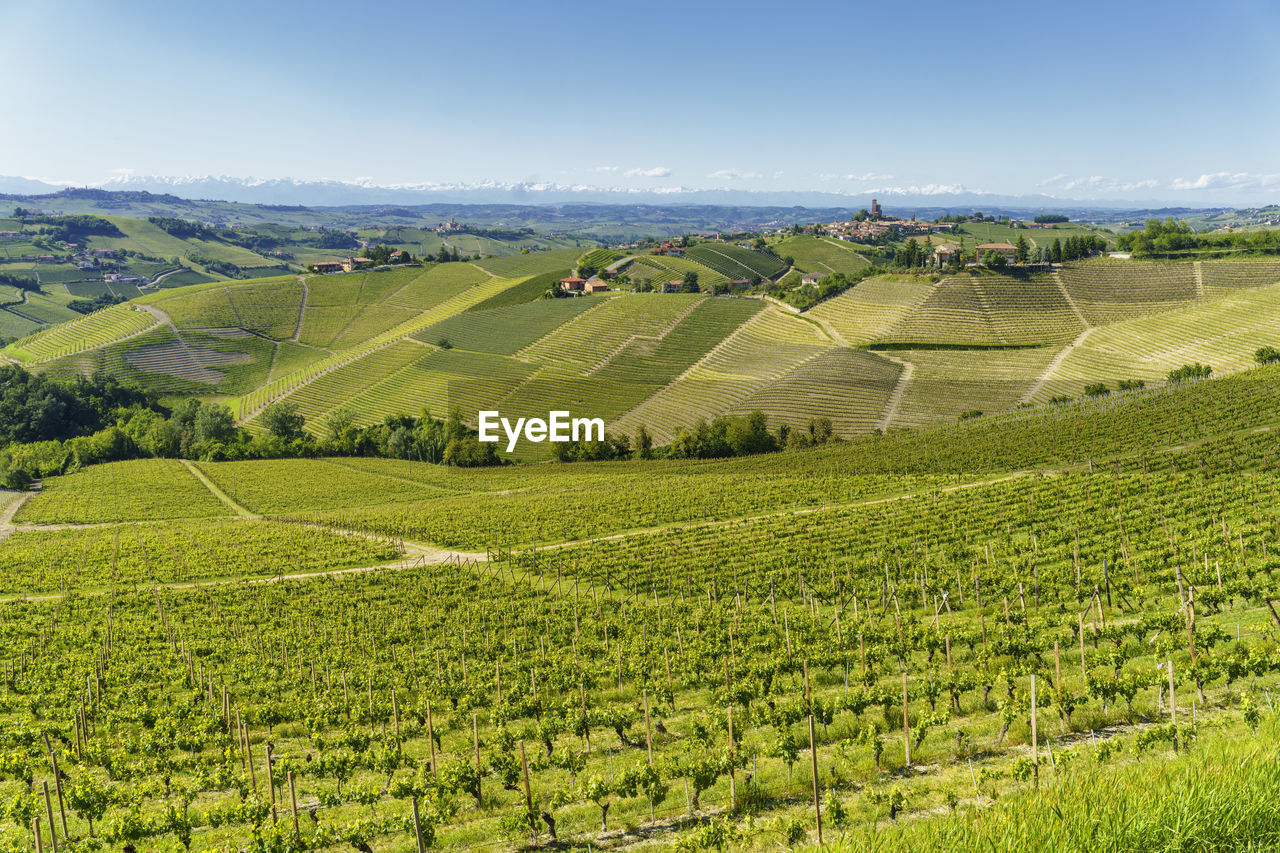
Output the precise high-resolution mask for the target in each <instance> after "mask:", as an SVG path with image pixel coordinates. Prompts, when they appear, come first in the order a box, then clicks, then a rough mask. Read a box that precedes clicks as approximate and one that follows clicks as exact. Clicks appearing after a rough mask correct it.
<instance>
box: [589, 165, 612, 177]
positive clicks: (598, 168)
mask: <svg viewBox="0 0 1280 853" xmlns="http://www.w3.org/2000/svg"><path fill="white" fill-rule="evenodd" d="M591 171H593V172H606V173H608V174H610V175H612V174H613V173H614V172H616V171H618V167H617V166H596V167H595V168H594V169H592V170H591Z"/></svg>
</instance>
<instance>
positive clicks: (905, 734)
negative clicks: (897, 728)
mask: <svg viewBox="0 0 1280 853" xmlns="http://www.w3.org/2000/svg"><path fill="white" fill-rule="evenodd" d="M909 711H910V706H909V705H908V700H907V671H906V670H905V669H904V670H903V671H902V750H903V755H904V756H906V764H905V766H906V767H910V766H911V715H910V714H909V713H908V712H909Z"/></svg>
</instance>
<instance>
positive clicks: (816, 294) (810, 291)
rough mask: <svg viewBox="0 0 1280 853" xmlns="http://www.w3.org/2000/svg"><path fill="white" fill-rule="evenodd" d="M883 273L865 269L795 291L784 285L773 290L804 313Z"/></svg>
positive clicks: (830, 277)
mask: <svg viewBox="0 0 1280 853" xmlns="http://www.w3.org/2000/svg"><path fill="white" fill-rule="evenodd" d="M882 272H884V270H883V269H881V268H880V267H876V266H871V267H863V268H862V269H860V270H858V271H857V272H856V273H842V272H838V273H833V274H832V275H829V276H827V277H826V278H824V279H822V280H821V281H819V282H818V283H817V284H805V285H801V286H800V287H797V288H796V289H795V290H790V291H788V290H786V288H785V287H784V286H782V285H778V286H776V287H775V288H773V289H774V290H775V291H776V292H777V293H778V295H780V296H781V298H783V299H785V300H786V301H787V302H788V303H790V304H792V305H794V306H796V307H797V308H799V309H800V310H802V311H803V310H805V309H807V308H812V307H813V306H814V305H817V304H818V303H819V302H822V301H823V300H825V299H830V298H831V297H833V296H837V295H839V294H841V293H844V292H845V291H846V290H848V289H849V288H851V287H853V286H854V285H856V284H857V283H858V282H860V281H862V280H863V279H866V278H871V277H873V276H876V275H879V274H881V273H882Z"/></svg>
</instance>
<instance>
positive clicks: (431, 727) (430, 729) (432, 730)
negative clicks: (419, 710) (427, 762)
mask: <svg viewBox="0 0 1280 853" xmlns="http://www.w3.org/2000/svg"><path fill="white" fill-rule="evenodd" d="M427 743H429V744H430V745H431V775H432V777H435V776H436V775H437V773H436V727H435V721H434V720H432V719H431V700H430V699H428V700H427ZM414 802H415V803H416V802H417V799H416V798H415V800H414Z"/></svg>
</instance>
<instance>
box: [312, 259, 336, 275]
mask: <svg viewBox="0 0 1280 853" xmlns="http://www.w3.org/2000/svg"><path fill="white" fill-rule="evenodd" d="M311 269H312V271H313V272H320V273H324V272H342V262H341V261H319V262H317V263H314V264H312V265H311Z"/></svg>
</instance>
